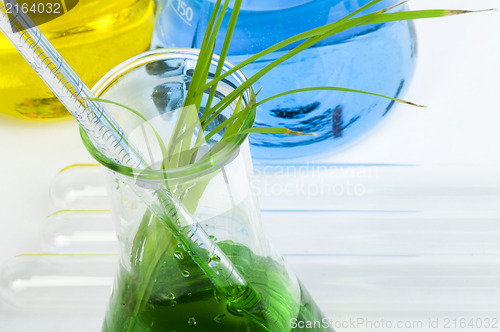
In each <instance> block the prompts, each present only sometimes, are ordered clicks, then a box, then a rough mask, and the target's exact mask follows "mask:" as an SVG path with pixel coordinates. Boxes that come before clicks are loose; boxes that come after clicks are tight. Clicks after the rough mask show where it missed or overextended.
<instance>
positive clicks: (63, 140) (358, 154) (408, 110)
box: [0, 0, 500, 329]
mask: <svg viewBox="0 0 500 332" xmlns="http://www.w3.org/2000/svg"><path fill="white" fill-rule="evenodd" d="M410 6H411V7H412V9H423V8H457V9H458V8H460V9H482V8H495V7H499V8H500V1H498V0H413V1H411V2H410ZM416 23H417V24H416V25H417V33H418V42H419V45H418V46H419V59H418V67H417V71H416V75H415V77H414V80H413V82H412V84H411V86H410V88H409V92H408V93H407V95H406V96H405V98H406V99H408V100H411V101H414V102H417V103H420V104H425V105H427V106H428V108H427V109H417V108H412V107H408V106H403V105H399V106H398V107H397V108H396V109H395V110H394V111H393V112H391V113H392V114H391V115H390V116H389V117H388V119H387V120H386V121H385V122H383V123H382V124H381V125H380V126H379V127H377V129H376V130H375V131H373V132H372V133H371V134H370V135H368V136H367V137H366V138H365V139H364V140H362V141H361V142H359V143H358V144H356V145H354V146H352V147H351V148H350V149H348V150H345V151H343V152H341V153H338V154H336V155H332V156H331V157H329V158H326V159H324V160H322V161H325V160H327V161H330V162H340V163H416V164H436V163H438V164H449V165H454V164H464V163H467V164H474V165H484V164H489V165H500V150H499V148H498V144H499V142H500V130H499V126H500V107H499V106H498V103H499V98H498V96H499V95H500V84H499V78H500V12H498V11H497V12H486V13H477V14H470V15H462V16H457V17H449V18H444V19H433V20H425V21H419V22H416ZM0 102H1V101H0ZM0 161H1V163H0V174H1V175H0V178H1V182H0V222H1V231H0V249H1V250H0V266H1V264H3V263H4V262H5V261H6V260H7V259H8V258H10V257H13V256H15V255H18V254H21V253H32V252H39V250H40V249H39V241H38V236H39V234H38V232H39V223H40V221H41V220H42V219H43V218H44V217H46V216H47V215H49V214H50V213H52V212H54V207H53V206H52V205H51V202H50V199H49V194H48V189H49V183H50V181H51V179H52V178H53V177H54V175H55V174H57V172H58V171H59V170H60V169H62V168H63V167H65V166H68V165H70V164H75V163H93V162H94V161H93V159H92V158H91V157H90V156H89V154H88V153H87V152H86V150H85V149H84V147H83V145H82V143H81V142H80V138H79V133H78V128H77V125H76V123H75V121H73V120H60V121H53V122H34V121H28V120H19V119H14V118H10V117H7V116H0ZM0 329H1V328H0Z"/></svg>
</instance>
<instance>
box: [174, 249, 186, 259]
mask: <svg viewBox="0 0 500 332" xmlns="http://www.w3.org/2000/svg"><path fill="white" fill-rule="evenodd" d="M174 256H175V258H177V259H183V258H184V254H183V253H182V252H180V251H174Z"/></svg>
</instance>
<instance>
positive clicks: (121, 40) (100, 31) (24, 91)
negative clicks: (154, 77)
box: [0, 0, 155, 120]
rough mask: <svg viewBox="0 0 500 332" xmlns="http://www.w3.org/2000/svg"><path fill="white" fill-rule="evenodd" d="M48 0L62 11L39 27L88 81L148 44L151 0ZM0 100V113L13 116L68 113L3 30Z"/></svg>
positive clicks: (52, 116) (48, 116)
mask: <svg viewBox="0 0 500 332" xmlns="http://www.w3.org/2000/svg"><path fill="white" fill-rule="evenodd" d="M49 2H50V1H49V0H45V1H41V2H40V3H43V4H45V6H38V7H39V8H40V9H43V8H44V9H45V10H48V8H49V7H48V6H47V5H48V4H49ZM53 2H54V4H55V3H59V4H61V7H60V10H61V11H62V12H63V13H62V14H61V15H60V16H59V17H57V18H55V19H53V20H51V21H48V22H45V23H43V24H40V25H39V28H40V29H41V30H42V31H43V32H44V34H45V35H46V36H47V37H48V38H49V40H50V41H51V42H52V43H53V44H54V46H55V47H56V48H57V50H58V51H59V52H60V53H61V55H62V56H63V57H64V58H65V59H66V61H67V62H68V63H69V64H70V65H71V66H72V67H73V69H74V70H75V71H76V72H77V73H78V75H79V76H80V77H81V78H82V79H83V81H84V82H85V83H86V84H87V85H89V86H92V85H93V84H94V83H95V82H97V80H98V79H99V78H100V77H101V76H102V75H103V74H104V73H106V72H107V71H109V70H110V69H111V68H113V67H114V66H115V65H117V64H119V63H121V62H123V61H124V60H126V59H128V58H130V57H131V56H133V55H135V54H138V53H141V52H143V51H145V50H146V49H148V48H149V44H150V40H151V35H152V31H153V24H154V11H155V1H154V0H108V1H100V0H80V1H76V4H72V6H68V7H67V6H66V4H67V3H68V1H66V2H65V1H64V0H62V1H61V0H59V1H57V0H54V1H53ZM73 3H75V1H73ZM71 7H72V8H71ZM53 8H54V7H53ZM25 9H27V10H29V9H30V8H28V7H26V8H25ZM19 10H22V8H21V7H19ZM66 11H67V12H66ZM28 14H31V13H28ZM0 100H2V103H1V105H0V113H4V114H8V115H12V116H16V117H22V118H29V119H38V120H46V119H56V118H64V117H69V116H70V114H69V113H68V112H67V111H66V109H65V108H64V106H63V105H62V104H61V103H60V102H59V101H58V100H57V98H56V97H55V96H54V95H53V94H52V92H50V90H49V88H48V87H47V86H46V85H45V84H44V83H43V81H42V80H41V79H40V78H39V77H38V76H37V75H36V73H35V72H34V71H33V69H31V68H30V66H29V65H28V64H27V63H26V61H25V60H24V59H23V58H22V57H21V55H19V53H18V52H17V51H16V49H15V48H14V47H13V46H12V44H11V43H10V42H9V41H8V40H7V39H6V38H5V37H4V36H0Z"/></svg>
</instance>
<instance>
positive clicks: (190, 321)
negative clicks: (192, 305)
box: [188, 317, 196, 326]
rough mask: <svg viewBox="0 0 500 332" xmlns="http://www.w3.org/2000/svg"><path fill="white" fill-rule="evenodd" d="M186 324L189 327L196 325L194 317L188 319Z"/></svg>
mask: <svg viewBox="0 0 500 332" xmlns="http://www.w3.org/2000/svg"><path fill="white" fill-rule="evenodd" d="M188 324H189V325H190V326H193V325H196V319H195V318H194V317H189V319H188Z"/></svg>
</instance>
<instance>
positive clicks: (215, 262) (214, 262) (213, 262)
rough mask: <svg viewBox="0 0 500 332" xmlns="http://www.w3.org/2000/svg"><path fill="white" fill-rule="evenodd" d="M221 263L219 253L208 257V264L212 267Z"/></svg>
mask: <svg viewBox="0 0 500 332" xmlns="http://www.w3.org/2000/svg"><path fill="white" fill-rule="evenodd" d="M219 263H220V257H219V256H217V255H212V256H210V258H209V259H208V266H210V267H216V266H217V265H219Z"/></svg>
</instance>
